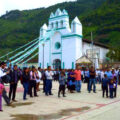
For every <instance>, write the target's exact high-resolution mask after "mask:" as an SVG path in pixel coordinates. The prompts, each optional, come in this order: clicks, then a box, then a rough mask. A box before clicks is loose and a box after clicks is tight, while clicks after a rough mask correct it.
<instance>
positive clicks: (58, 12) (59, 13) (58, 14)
mask: <svg viewBox="0 0 120 120" xmlns="http://www.w3.org/2000/svg"><path fill="white" fill-rule="evenodd" d="M60 15H62V12H61V10H60V8H58V9H57V11H56V12H55V16H60Z"/></svg>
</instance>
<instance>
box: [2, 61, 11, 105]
mask: <svg viewBox="0 0 120 120" xmlns="http://www.w3.org/2000/svg"><path fill="white" fill-rule="evenodd" d="M5 67H6V63H5V62H1V63H0V83H2V84H4V81H3V80H2V77H4V76H6V75H7V74H9V71H8V72H4V69H5ZM6 93H7V92H6V90H5V89H3V92H2V96H3V98H4V100H5V102H6V104H7V105H8V106H9V105H11V103H10V99H9V97H8V96H7V94H6Z"/></svg>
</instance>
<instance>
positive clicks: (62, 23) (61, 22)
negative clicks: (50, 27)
mask: <svg viewBox="0 0 120 120" xmlns="http://www.w3.org/2000/svg"><path fill="white" fill-rule="evenodd" d="M62 27H63V20H62V21H61V28H62Z"/></svg>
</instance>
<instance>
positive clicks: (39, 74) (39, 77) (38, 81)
mask: <svg viewBox="0 0 120 120" xmlns="http://www.w3.org/2000/svg"><path fill="white" fill-rule="evenodd" d="M37 74H38V78H37V79H36V83H37V87H36V88H37V91H40V88H39V86H40V80H41V78H42V73H41V69H40V67H38V71H37Z"/></svg>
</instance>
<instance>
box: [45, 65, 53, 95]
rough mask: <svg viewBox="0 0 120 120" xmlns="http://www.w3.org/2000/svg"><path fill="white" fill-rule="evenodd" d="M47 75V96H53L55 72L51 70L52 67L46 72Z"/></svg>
mask: <svg viewBox="0 0 120 120" xmlns="http://www.w3.org/2000/svg"><path fill="white" fill-rule="evenodd" d="M45 75H46V86H45V95H46V96H48V95H53V94H52V92H51V90H52V79H53V72H52V70H51V66H48V70H47V71H46V72H45Z"/></svg>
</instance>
